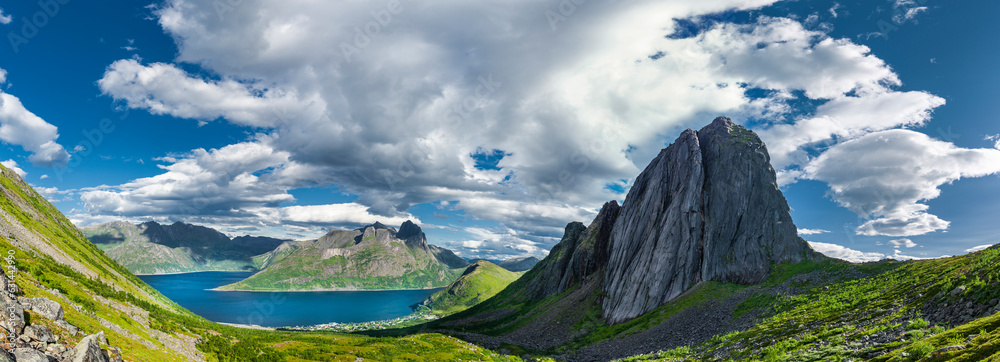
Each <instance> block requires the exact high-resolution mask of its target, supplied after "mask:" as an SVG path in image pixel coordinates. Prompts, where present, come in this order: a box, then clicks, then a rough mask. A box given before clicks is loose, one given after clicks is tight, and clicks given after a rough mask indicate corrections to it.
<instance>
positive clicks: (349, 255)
mask: <svg viewBox="0 0 1000 362" xmlns="http://www.w3.org/2000/svg"><path fill="white" fill-rule="evenodd" d="M264 259H265V260H262V261H260V262H261V264H262V265H265V267H264V268H263V270H261V271H260V272H258V273H257V274H254V275H252V276H250V277H249V278H247V279H244V280H242V281H239V282H237V283H234V284H230V285H226V286H223V287H221V288H220V289H222V290H386V289H420V288H439V287H445V286H447V285H448V284H450V283H451V282H452V281H454V280H455V279H456V278H458V276H459V275H460V274H461V273H462V271H463V270H464V268H465V267H466V266H468V265H469V263H468V262H467V261H465V260H464V259H462V258H459V257H458V256H456V255H455V254H454V253H452V252H451V251H450V250H447V249H443V248H439V247H437V246H434V245H430V244H427V237H426V236H425V235H424V233H423V231H422V230H421V229H420V227H419V226H417V225H416V224H414V223H413V222H410V221H406V222H404V223H403V224H402V225H401V226H400V228H399V231H397V230H396V229H395V228H392V227H389V226H386V225H383V224H382V223H378V222H376V223H375V224H372V225H368V226H365V227H362V228H359V229H356V230H333V231H330V232H329V233H327V234H326V235H324V236H323V237H321V238H319V239H317V240H309V241H295V242H288V243H285V244H282V245H281V246H279V247H278V248H277V249H275V251H274V252H273V253H270V254H269V255H266V256H265V257H264Z"/></svg>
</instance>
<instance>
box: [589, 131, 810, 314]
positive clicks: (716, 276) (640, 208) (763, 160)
mask: <svg viewBox="0 0 1000 362" xmlns="http://www.w3.org/2000/svg"><path fill="white" fill-rule="evenodd" d="M610 239H611V242H610V250H609V259H608V260H607V271H606V274H605V281H604V283H605V284H604V290H605V292H606V293H607V297H606V298H605V299H604V302H603V305H602V309H603V311H604V317H605V319H606V320H607V321H608V322H609V323H620V322H623V321H626V320H629V319H631V318H635V317H637V316H639V315H642V314H644V313H646V312H649V311H651V310H653V309H654V308H656V307H658V306H660V305H662V304H663V303H666V302H668V301H670V300H672V299H674V298H676V297H678V296H679V295H681V294H682V293H684V292H685V291H687V290H688V289H690V288H691V287H692V286H694V285H696V284H698V283H701V282H704V281H709V280H715V281H721V282H732V283H740V284H751V283H758V282H762V281H764V279H766V278H767V277H768V275H769V274H770V268H771V264H772V263H786V262H799V261H803V260H805V259H806V258H808V257H810V256H811V255H813V252H812V251H811V249H810V248H809V246H808V245H807V244H806V242H805V241H804V240H802V239H800V238H799V237H798V236H797V232H796V228H795V225H794V224H793V223H792V220H791V216H790V214H789V207H788V204H787V202H786V201H785V198H784V196H782V194H781V191H780V190H778V187H777V183H776V179H775V173H774V169H773V168H771V165H770V157H769V156H768V153H767V149H766V147H765V146H764V143H763V142H761V140H760V139H759V138H758V137H757V135H756V134H754V133H753V132H751V131H749V130H747V129H745V128H743V127H741V126H739V125H735V124H733V123H732V122H731V121H730V120H729V119H728V118H724V117H719V118H716V119H715V121H713V122H712V124H711V125H708V126H706V127H705V128H702V129H701V130H700V131H697V132H695V131H693V130H686V131H684V132H683V133H682V134H681V136H680V137H679V138H678V139H677V140H676V141H675V142H674V143H673V144H671V145H670V146H669V147H667V148H666V149H664V150H663V151H661V152H660V154H659V155H658V156H657V157H656V159H654V160H653V161H652V162H651V163H650V164H649V166H647V167H646V169H645V170H644V171H643V172H642V173H641V174H640V175H639V177H638V178H637V179H636V181H635V184H634V185H633V186H632V188H631V190H630V191H629V193H628V196H627V198H626V201H625V204H624V205H623V206H622V210H621V212H620V215H619V216H618V218H617V220H616V221H615V224H614V227H613V230H612V232H611V237H610Z"/></svg>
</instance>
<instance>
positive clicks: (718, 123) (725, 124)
mask: <svg viewBox="0 0 1000 362" xmlns="http://www.w3.org/2000/svg"><path fill="white" fill-rule="evenodd" d="M734 125H735V123H733V120H731V119H729V117H723V116H719V117H715V119H713V120H712V123H710V124H709V125H707V126H705V127H704V128H702V129H701V131H699V133H701V132H703V131H706V130H708V129H727V130H728V129H730V128H732V127H733V126H734Z"/></svg>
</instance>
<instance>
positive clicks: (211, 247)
mask: <svg viewBox="0 0 1000 362" xmlns="http://www.w3.org/2000/svg"><path fill="white" fill-rule="evenodd" d="M81 230H82V231H83V233H84V235H86V236H87V238H88V239H89V240H90V241H91V242H93V243H94V244H95V245H97V246H98V247H99V248H101V249H102V250H104V252H105V254H107V255H108V256H110V257H111V258H112V259H115V261H118V263H120V264H122V265H123V266H125V267H126V268H128V269H129V270H130V271H132V272H133V273H136V274H163V273H182V272H195V271H242V270H256V269H257V268H259V267H260V265H259V264H257V263H255V261H254V257H255V256H257V255H261V254H264V253H268V252H270V251H272V250H274V249H275V248H277V247H278V245H281V244H282V243H283V242H285V241H284V240H279V239H274V238H268V237H259V236H249V235H247V236H239V237H235V238H232V239H230V238H229V237H228V236H226V235H225V234H223V233H221V232H219V231H217V230H215V229H211V228H207V227H204V226H198V225H191V224H185V223H181V222H177V223H174V224H171V225H161V224H159V223H156V222H152V221H150V222H145V223H142V224H139V225H135V224H131V223H128V222H122V221H116V222H110V223H106V224H101V225H96V226H89V227H85V228H82V229H81Z"/></svg>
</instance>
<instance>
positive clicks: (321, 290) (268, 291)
mask: <svg viewBox="0 0 1000 362" xmlns="http://www.w3.org/2000/svg"><path fill="white" fill-rule="evenodd" d="M219 288H221V287H215V288H212V289H205V290H211V291H215V292H252V293H274V292H279V293H299V292H301V293H309V292H393V291H401V290H402V291H406V290H413V291H416V290H433V289H444V288H447V286H443V287H433V288H403V289H309V290H245V289H219Z"/></svg>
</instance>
